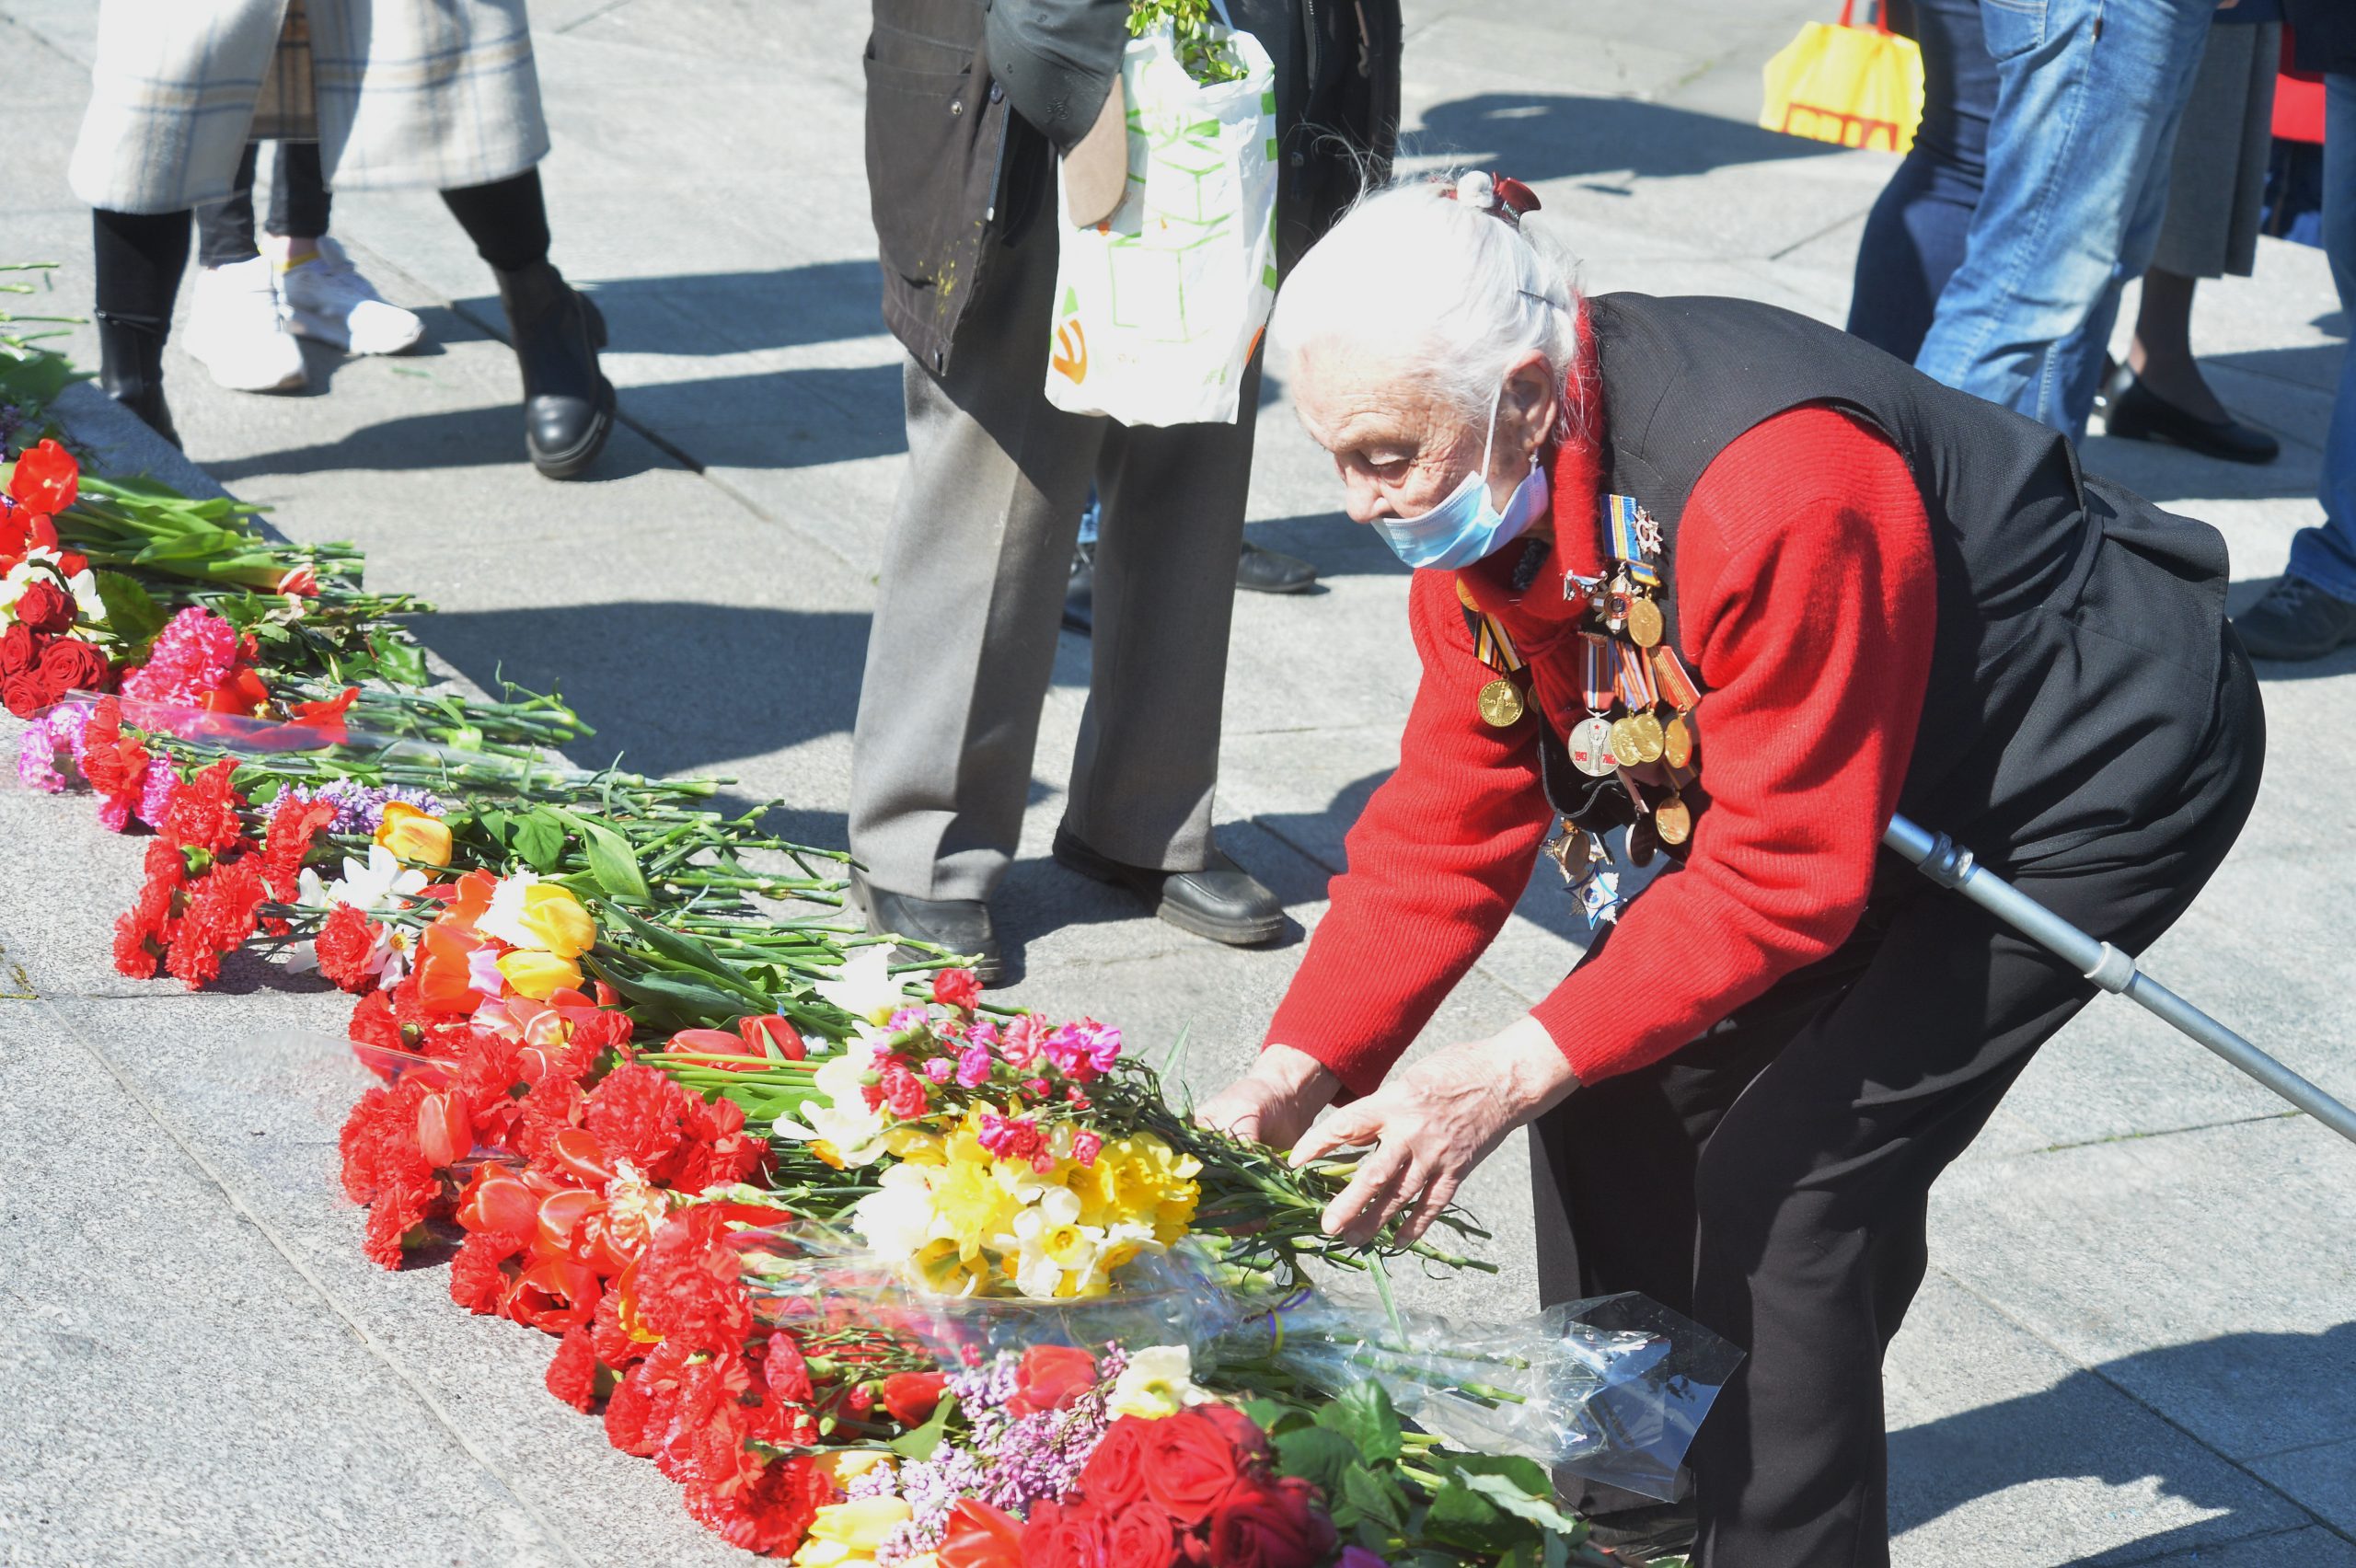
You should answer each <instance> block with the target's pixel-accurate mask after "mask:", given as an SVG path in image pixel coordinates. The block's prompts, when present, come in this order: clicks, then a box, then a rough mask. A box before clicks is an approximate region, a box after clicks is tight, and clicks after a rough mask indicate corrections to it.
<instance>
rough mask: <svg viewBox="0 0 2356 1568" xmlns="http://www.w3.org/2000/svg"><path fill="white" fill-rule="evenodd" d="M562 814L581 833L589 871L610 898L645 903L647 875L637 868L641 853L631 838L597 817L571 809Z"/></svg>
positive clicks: (574, 829)
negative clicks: (631, 843) (578, 813)
mask: <svg viewBox="0 0 2356 1568" xmlns="http://www.w3.org/2000/svg"><path fill="white" fill-rule="evenodd" d="M561 814H562V816H563V818H564V820H565V821H566V822H567V823H569V824H572V828H573V831H575V832H577V833H579V834H580V835H581V845H582V848H583V850H585V851H586V852H587V854H588V857H589V874H590V875H592V876H594V877H595V878H596V879H597V885H598V886H599V887H601V888H604V889H605V890H606V894H607V895H608V896H610V897H614V898H634V899H638V900H640V901H641V902H643V901H644V900H645V898H646V896H647V894H646V877H645V875H644V873H642V872H641V871H640V870H639V869H638V854H637V852H636V851H635V850H633V849H631V848H630V847H629V839H627V838H624V837H623V836H621V835H620V834H618V833H616V832H615V831H614V830H613V829H612V828H610V827H607V826H606V824H604V823H601V822H598V821H596V820H595V818H592V817H585V816H579V815H576V814H575V813H572V812H565V813H561Z"/></svg>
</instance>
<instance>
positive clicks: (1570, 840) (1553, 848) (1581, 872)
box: [1546, 818, 1600, 887]
mask: <svg viewBox="0 0 2356 1568" xmlns="http://www.w3.org/2000/svg"><path fill="white" fill-rule="evenodd" d="M1546 856H1547V858H1548V859H1551V860H1553V862H1554V864H1555V865H1556V867H1558V868H1559V869H1560V870H1562V873H1563V885H1564V886H1565V887H1583V886H1585V885H1586V884H1587V883H1588V881H1589V880H1591V879H1592V878H1593V877H1594V875H1595V868H1596V862H1597V861H1598V859H1600V857H1599V856H1598V855H1597V853H1596V850H1595V840H1593V839H1592V838H1590V837H1588V832H1587V829H1585V828H1583V827H1576V826H1573V825H1572V824H1571V823H1570V821H1569V819H1567V818H1565V820H1564V822H1563V831H1562V832H1560V833H1558V834H1556V835H1555V836H1553V837H1552V838H1550V839H1548V840H1547V841H1546Z"/></svg>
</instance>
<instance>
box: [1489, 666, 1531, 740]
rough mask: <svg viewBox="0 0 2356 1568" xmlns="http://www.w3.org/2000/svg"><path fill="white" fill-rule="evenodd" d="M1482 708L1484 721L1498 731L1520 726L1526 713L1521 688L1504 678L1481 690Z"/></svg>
mask: <svg viewBox="0 0 2356 1568" xmlns="http://www.w3.org/2000/svg"><path fill="white" fill-rule="evenodd" d="M1480 706H1481V717H1482V719H1483V720H1484V721H1485V722H1487V723H1489V724H1491V725H1493V726H1495V727H1496V728H1497V729H1500V730H1503V729H1505V728H1507V727H1508V726H1509V725H1513V724H1518V723H1519V722H1520V721H1521V716H1522V713H1523V712H1524V709H1523V707H1522V701H1521V688H1520V687H1519V686H1516V685H1514V684H1513V683H1512V682H1511V681H1509V680H1506V679H1504V678H1502V677H1500V678H1498V679H1496V680H1494V681H1491V682H1490V683H1489V684H1488V685H1487V686H1483V687H1482V688H1481V698H1480Z"/></svg>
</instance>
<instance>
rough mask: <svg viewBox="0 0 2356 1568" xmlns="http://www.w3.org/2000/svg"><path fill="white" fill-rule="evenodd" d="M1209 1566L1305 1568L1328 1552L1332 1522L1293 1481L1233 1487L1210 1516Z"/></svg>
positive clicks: (1309, 1490)
mask: <svg viewBox="0 0 2356 1568" xmlns="http://www.w3.org/2000/svg"><path fill="white" fill-rule="evenodd" d="M1210 1547H1211V1561H1212V1562H1216V1563H1218V1565H1219V1568H1311V1564H1313V1563H1317V1562H1323V1561H1324V1559H1325V1554H1326V1553H1327V1552H1329V1551H1333V1550H1334V1521H1333V1520H1332V1519H1331V1518H1330V1517H1328V1516H1326V1513H1325V1510H1324V1509H1322V1508H1321V1507H1319V1506H1318V1505H1317V1494H1316V1493H1315V1491H1314V1490H1313V1489H1312V1488H1311V1486H1310V1484H1309V1482H1305V1481H1302V1480H1301V1479H1300V1478H1299V1477H1298V1476H1289V1475H1288V1476H1285V1477H1283V1478H1282V1479H1280V1480H1278V1481H1277V1482H1276V1483H1275V1484H1274V1485H1271V1486H1265V1487H1248V1488H1243V1487H1240V1488H1238V1489H1237V1490H1236V1491H1235V1492H1234V1493H1232V1494H1231V1495H1230V1496H1229V1498H1228V1500H1227V1501H1226V1502H1224V1503H1222V1504H1220V1505H1219V1506H1218V1512H1216V1513H1215V1514H1213V1515H1212V1516H1211V1528H1210Z"/></svg>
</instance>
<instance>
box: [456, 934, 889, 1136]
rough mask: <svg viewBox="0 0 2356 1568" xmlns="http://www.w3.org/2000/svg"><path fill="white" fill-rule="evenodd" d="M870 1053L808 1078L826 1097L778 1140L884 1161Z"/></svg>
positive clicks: (839, 1059)
mask: <svg viewBox="0 0 2356 1568" xmlns="http://www.w3.org/2000/svg"><path fill="white" fill-rule="evenodd" d="M479 924H480V923H479V922H478V925H479ZM872 1055H873V1053H872V1052H868V1051H862V1050H857V1049H854V1050H849V1051H845V1052H844V1053H843V1054H842V1055H838V1056H832V1057H829V1058H828V1059H827V1060H826V1064H825V1065H824V1066H820V1067H819V1068H818V1070H817V1071H816V1072H814V1073H812V1074H811V1075H810V1081H811V1083H812V1084H813V1085H814V1087H815V1088H816V1089H817V1090H818V1092H819V1094H821V1095H824V1096H825V1099H824V1100H823V1101H822V1100H820V1099H817V1098H815V1097H814V1098H812V1099H810V1100H808V1101H804V1102H803V1107H802V1114H803V1117H804V1118H805V1119H806V1120H805V1121H804V1122H802V1123H795V1122H788V1121H784V1120H782V1119H780V1121H779V1122H778V1124H777V1125H776V1127H775V1128H774V1129H773V1130H774V1131H775V1132H776V1133H777V1134H778V1135H779V1136H783V1137H789V1138H796V1139H799V1140H801V1141H803V1142H804V1143H824V1144H826V1145H828V1146H830V1147H832V1148H833V1149H834V1151H835V1155H836V1157H837V1159H840V1160H841V1161H842V1162H843V1164H844V1165H846V1166H849V1167H857V1166H861V1165H872V1164H873V1163H874V1162H875V1161H876V1160H877V1159H881V1158H883V1154H884V1152H885V1151H884V1147H883V1133H884V1129H885V1128H886V1127H888V1126H889V1125H890V1124H891V1118H889V1117H888V1116H886V1115H885V1114H884V1113H883V1108H882V1107H881V1106H875V1107H871V1106H869V1104H868V1103H867V1097H866V1095H865V1094H864V1093H862V1092H861V1090H864V1089H865V1088H866V1087H867V1074H868V1068H869V1066H870V1060H869V1059H870V1058H872ZM895 1169H906V1168H905V1167H895Z"/></svg>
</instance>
